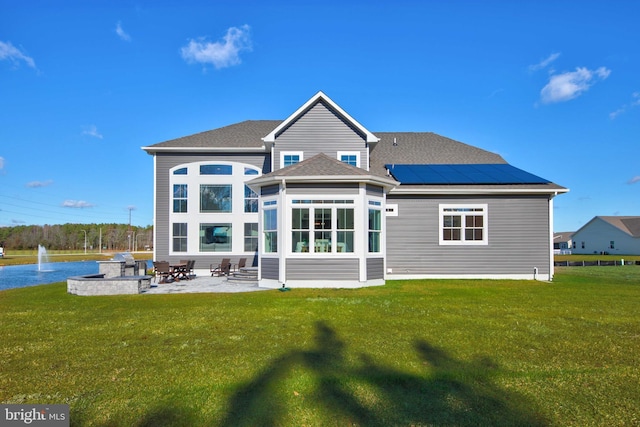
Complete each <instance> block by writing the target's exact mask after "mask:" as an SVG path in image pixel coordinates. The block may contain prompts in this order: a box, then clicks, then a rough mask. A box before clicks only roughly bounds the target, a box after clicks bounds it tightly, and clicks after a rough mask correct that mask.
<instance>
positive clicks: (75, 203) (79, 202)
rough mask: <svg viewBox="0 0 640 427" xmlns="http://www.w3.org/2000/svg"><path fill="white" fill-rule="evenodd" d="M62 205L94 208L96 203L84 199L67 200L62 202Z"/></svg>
mask: <svg viewBox="0 0 640 427" xmlns="http://www.w3.org/2000/svg"><path fill="white" fill-rule="evenodd" d="M62 206H63V207H65V208H79V209H82V208H92V207H94V206H95V205H94V204H93V203H89V202H85V201H84V200H65V201H64V202H62Z"/></svg>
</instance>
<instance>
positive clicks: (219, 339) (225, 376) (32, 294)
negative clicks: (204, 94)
mask: <svg viewBox="0 0 640 427" xmlns="http://www.w3.org/2000/svg"><path fill="white" fill-rule="evenodd" d="M558 270H559V271H558V274H557V275H556V279H555V280H554V282H553V283H544V282H533V281H477V280H476V281H471V280H469V281H465V280H432V281H394V282H389V283H388V284H387V285H385V286H383V287H374V288H366V289H359V290H316V289H306V290H301V289H293V290H292V291H291V292H279V291H265V292H257V293H247V294H200V295H197V294H191V295H189V294H183V295H176V294H173V295H133V296H117V297H78V296H72V295H68V294H66V288H65V284H53V285H43V286H37V287H28V288H22V289H13V290H7V291H3V292H0V336H2V340H1V341H0V402H2V403H52V404H53V403H66V404H69V405H70V407H71V424H72V425H78V426H80V425H82V426H85V425H87V426H151V425H153V426H162V425H167V426H168V425H171V426H173V425H177V426H243V425H246V426H254V425H266V426H289V425H295V426H317V425H356V426H392V425H403V426H410V425H413V426H426V425H457V426H477V425H491V426H495V425H532V426H547V425H550V426H551V425H558V426H589V425H598V426H600V425H607V426H616V425H618V426H623V425H638V424H640V409H638V408H640V387H639V385H638V384H640V360H639V359H640V312H638V299H639V297H640V267H637V266H625V267H575V268H570V267H568V268H561V269H558Z"/></svg>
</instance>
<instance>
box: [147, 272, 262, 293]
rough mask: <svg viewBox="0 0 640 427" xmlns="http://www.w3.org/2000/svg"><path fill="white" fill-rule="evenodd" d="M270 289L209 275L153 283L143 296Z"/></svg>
mask: <svg viewBox="0 0 640 427" xmlns="http://www.w3.org/2000/svg"><path fill="white" fill-rule="evenodd" d="M267 290H269V289H268V288H260V287H258V285H257V284H256V283H251V282H249V283H242V282H230V281H227V278H226V277H224V276H223V277H211V276H210V275H207V274H197V275H196V276H195V277H194V278H192V279H190V280H180V281H173V282H169V283H158V282H155V281H154V280H152V281H151V288H150V289H146V290H144V291H143V292H142V293H143V294H180V293H182V294H189V293H206V292H221V293H233V292H256V291H267Z"/></svg>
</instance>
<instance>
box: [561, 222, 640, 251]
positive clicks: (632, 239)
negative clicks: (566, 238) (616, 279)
mask: <svg viewBox="0 0 640 427" xmlns="http://www.w3.org/2000/svg"><path fill="white" fill-rule="evenodd" d="M572 252H573V253H574V254H604V253H608V254H616V255H640V216H596V217H594V218H593V219H592V220H591V221H589V222H587V223H586V224H585V225H583V226H582V227H581V228H580V229H579V230H578V231H576V232H575V234H574V235H573V249H572Z"/></svg>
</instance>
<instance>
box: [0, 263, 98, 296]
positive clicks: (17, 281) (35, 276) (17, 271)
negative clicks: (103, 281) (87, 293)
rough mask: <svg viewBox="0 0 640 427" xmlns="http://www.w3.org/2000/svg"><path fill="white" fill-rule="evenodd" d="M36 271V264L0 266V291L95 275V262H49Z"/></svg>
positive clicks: (96, 268)
mask: <svg viewBox="0 0 640 427" xmlns="http://www.w3.org/2000/svg"><path fill="white" fill-rule="evenodd" d="M41 270H42V271H38V265H37V264H27V265H9V266H0V291H2V290H4V289H11V288H22V287H25V286H33V285H43V284H46V283H55V282H65V281H66V280H67V278H68V277H71V276H82V275H85V274H97V273H98V263H97V262H96V261H79V262H50V263H47V264H44V265H43V266H42V268H41Z"/></svg>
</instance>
